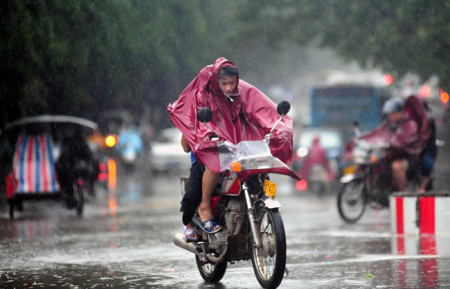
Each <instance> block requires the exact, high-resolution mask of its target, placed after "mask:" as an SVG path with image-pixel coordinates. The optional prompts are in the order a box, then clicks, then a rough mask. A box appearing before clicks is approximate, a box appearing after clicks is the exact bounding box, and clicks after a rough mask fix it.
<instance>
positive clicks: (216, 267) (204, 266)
mask: <svg viewBox="0 0 450 289" xmlns="http://www.w3.org/2000/svg"><path fill="white" fill-rule="evenodd" d="M195 262H196V263H197V268H198V271H199V272H200V275H201V276H202V278H203V280H205V282H209V283H217V282H219V281H220V280H222V278H223V276H224V275H225V271H226V270H227V262H226V261H223V262H221V263H218V264H211V263H205V262H202V261H201V260H200V258H199V257H198V256H197V255H195Z"/></svg>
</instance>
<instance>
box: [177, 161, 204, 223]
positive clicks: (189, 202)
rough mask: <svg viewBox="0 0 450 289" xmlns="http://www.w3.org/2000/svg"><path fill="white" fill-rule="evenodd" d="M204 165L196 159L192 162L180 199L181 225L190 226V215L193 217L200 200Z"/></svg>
mask: <svg viewBox="0 0 450 289" xmlns="http://www.w3.org/2000/svg"><path fill="white" fill-rule="evenodd" d="M204 171H205V166H204V165H203V164H202V163H201V162H200V161H196V162H195V163H193V164H192V167H191V170H190V174H189V180H188V183H187V187H186V192H185V194H184V196H183V199H182V200H181V210H182V211H183V225H185V226H186V227H187V228H191V227H192V226H193V225H192V222H191V220H192V217H194V214H195V210H196V209H197V207H198V205H199V204H200V202H201V201H202V180H203V173H204Z"/></svg>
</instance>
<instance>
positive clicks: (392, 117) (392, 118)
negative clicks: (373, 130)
mask: <svg viewBox="0 0 450 289" xmlns="http://www.w3.org/2000/svg"><path fill="white" fill-rule="evenodd" d="M402 118H403V112H402V111H399V112H393V113H390V114H388V119H389V122H399V121H400V120H401V119H402Z"/></svg>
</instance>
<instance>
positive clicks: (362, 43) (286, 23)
mask: <svg viewBox="0 0 450 289" xmlns="http://www.w3.org/2000/svg"><path fill="white" fill-rule="evenodd" d="M235 17H236V19H237V20H238V21H239V22H240V23H242V24H244V25H243V26H242V28H241V29H240V31H239V35H240V37H241V38H242V39H249V38H250V37H252V38H255V37H256V38H258V39H261V38H262V39H265V40H266V42H267V43H268V44H269V45H272V46H275V47H276V46H277V44H279V43H283V42H295V43H298V44H300V45H305V44H307V43H310V42H316V43H317V44H318V45H319V46H321V47H330V48H332V49H334V50H335V51H337V52H338V53H339V54H340V55H341V56H343V57H344V58H345V59H347V60H356V61H358V62H359V64H360V65H362V66H363V67H367V66H370V67H379V68H381V69H383V70H384V71H388V72H390V73H396V74H397V76H398V77H401V76H404V75H405V74H406V73H416V74H418V75H419V76H421V77H422V78H423V79H425V80H426V79H428V78H430V77H431V76H433V75H437V76H438V77H439V80H440V85H441V87H442V88H444V89H447V90H448V89H450V67H449V66H448V65H446V64H447V63H450V50H449V47H450V25H449V24H448V23H450V21H449V20H450V19H449V18H450V3H449V2H448V1H425V0H410V1H390V0H377V1H374V0H361V1H352V0H340V1H336V0H322V1H317V0H298V1H294V0H279V1H268V0H264V1H251V0H248V1H246V3H245V4H244V5H242V6H241V9H240V10H238V11H237V13H236V14H235Z"/></svg>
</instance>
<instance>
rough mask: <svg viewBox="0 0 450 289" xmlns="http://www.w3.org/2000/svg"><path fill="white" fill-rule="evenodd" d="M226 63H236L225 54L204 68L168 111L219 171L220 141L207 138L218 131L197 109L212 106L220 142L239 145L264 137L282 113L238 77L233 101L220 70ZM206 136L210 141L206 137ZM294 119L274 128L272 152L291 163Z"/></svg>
mask: <svg viewBox="0 0 450 289" xmlns="http://www.w3.org/2000/svg"><path fill="white" fill-rule="evenodd" d="M223 66H232V67H235V65H234V64H233V63H232V62H230V61H228V60H227V59H225V58H223V57H221V58H218V59H217V60H216V63H215V64H214V65H208V66H206V67H205V68H203V69H202V70H201V71H200V73H199V74H198V75H197V77H196V78H195V79H194V80H193V81H192V82H191V83H190V84H189V85H188V86H187V87H186V88H185V90H184V91H183V92H182V93H181V95H180V97H179V98H178V100H177V101H175V102H174V103H173V104H169V106H168V108H167V110H168V111H169V112H170V119H171V120H172V122H173V123H174V125H175V126H176V127H177V128H178V129H179V130H180V131H181V132H182V133H183V135H184V137H185V138H186V140H187V142H188V143H189V146H190V148H191V150H192V151H193V153H194V155H195V157H196V158H197V159H198V160H200V161H201V162H202V163H203V164H204V165H205V166H206V167H207V168H208V169H209V170H211V171H213V172H215V173H218V172H221V171H222V170H223V168H221V166H220V161H219V154H218V149H217V141H211V140H209V139H206V137H209V136H215V134H214V133H213V132H212V131H211V130H210V129H208V128H207V127H206V126H205V124H204V123H201V122H199V121H198V120H197V111H198V110H199V109H200V108H202V107H209V108H210V109H211V111H212V112H213V119H212V121H211V122H210V123H208V125H209V126H210V127H211V128H212V129H213V130H215V131H216V132H218V133H219V135H220V141H228V142H231V143H233V144H237V143H239V142H241V141H244V140H262V139H264V135H265V134H267V133H269V131H270V129H271V128H272V127H273V125H274V124H275V123H276V122H277V120H278V119H279V118H280V116H279V115H278V113H277V106H276V105H275V103H273V102H272V101H271V100H270V99H269V98H268V97H267V96H266V95H264V94H263V93H262V92H261V91H259V90H258V89H257V88H255V87H254V86H252V85H250V84H249V83H247V82H245V81H243V80H239V79H237V86H236V89H235V91H234V93H233V96H231V98H232V99H233V101H230V100H229V99H228V98H227V97H226V96H225V95H224V94H223V92H222V91H221V90H220V87H219V78H218V73H219V70H220V68H222V67H223ZM205 139H206V140H205ZM292 143H293V141H292V120H291V118H289V117H288V116H284V117H283V120H282V121H281V122H280V123H279V124H278V126H277V127H276V129H275V130H274V131H273V134H272V138H271V141H270V145H269V147H270V150H271V152H272V154H273V155H274V156H275V157H277V158H279V159H280V160H281V161H283V162H284V163H285V164H286V165H289V163H290V162H291V158H292Z"/></svg>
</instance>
